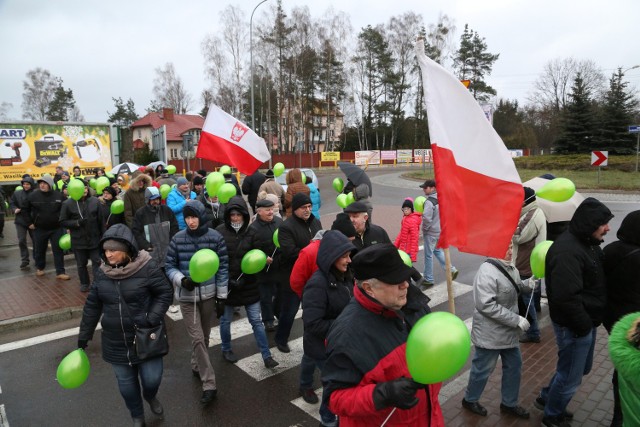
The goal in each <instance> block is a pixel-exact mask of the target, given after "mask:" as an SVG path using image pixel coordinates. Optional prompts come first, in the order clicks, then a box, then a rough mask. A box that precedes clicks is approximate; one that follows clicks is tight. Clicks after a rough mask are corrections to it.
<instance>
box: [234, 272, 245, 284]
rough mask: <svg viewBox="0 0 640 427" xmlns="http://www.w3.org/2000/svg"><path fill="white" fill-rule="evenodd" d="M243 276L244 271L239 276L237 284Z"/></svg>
mask: <svg viewBox="0 0 640 427" xmlns="http://www.w3.org/2000/svg"><path fill="white" fill-rule="evenodd" d="M243 274H244V271H243V272H242V273H240V275H239V276H238V278H237V279H236V282H237V281H238V280H240V278H241V277H242V275H243Z"/></svg>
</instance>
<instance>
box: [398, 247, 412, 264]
mask: <svg viewBox="0 0 640 427" xmlns="http://www.w3.org/2000/svg"><path fill="white" fill-rule="evenodd" d="M398 253H399V254H400V258H402V262H404V264H405V265H406V266H407V267H413V262H411V257H410V256H409V254H408V253H406V252H405V251H403V250H402V249H398Z"/></svg>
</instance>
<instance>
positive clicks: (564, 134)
mask: <svg viewBox="0 0 640 427" xmlns="http://www.w3.org/2000/svg"><path fill="white" fill-rule="evenodd" d="M594 119H595V114H594V103H593V100H592V99H591V92H590V91H589V89H588V88H587V87H586V85H585V83H584V80H583V79H582V74H581V73H578V74H577V75H576V78H575V79H574V81H573V86H572V87H571V93H570V94H569V103H568V104H567V106H566V108H565V109H564V111H563V120H562V131H561V134H560V137H559V138H558V140H557V141H556V144H555V147H556V151H557V152H560V153H586V152H589V151H591V150H592V149H594V148H598V141H597V140H596V138H594V136H595V122H594Z"/></svg>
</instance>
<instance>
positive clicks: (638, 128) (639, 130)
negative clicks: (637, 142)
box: [629, 125, 640, 133]
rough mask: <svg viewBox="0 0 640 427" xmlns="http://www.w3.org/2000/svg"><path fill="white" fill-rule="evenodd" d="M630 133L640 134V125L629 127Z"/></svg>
mask: <svg viewBox="0 0 640 427" xmlns="http://www.w3.org/2000/svg"><path fill="white" fill-rule="evenodd" d="M629 133H640V125H633V126H629Z"/></svg>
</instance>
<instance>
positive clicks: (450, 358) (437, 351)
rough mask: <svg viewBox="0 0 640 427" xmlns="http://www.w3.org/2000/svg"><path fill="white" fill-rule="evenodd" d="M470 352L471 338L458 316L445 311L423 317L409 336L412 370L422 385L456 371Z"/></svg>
mask: <svg viewBox="0 0 640 427" xmlns="http://www.w3.org/2000/svg"><path fill="white" fill-rule="evenodd" d="M470 353H471V337H470V334H469V330H468V329H467V327H466V325H465V324H464V322H463V321H462V320H460V318H459V317H456V316H455V315H453V314H451V313H448V312H446V311H438V312H435V313H430V314H427V315H426V316H424V317H423V318H422V319H420V320H418V322H417V323H416V324H415V325H414V327H413V328H412V329H411V332H410V333H409V337H408V338H407V347H406V357H407V366H408V368H409V373H411V377H412V378H413V379H414V381H417V382H419V383H421V384H435V383H439V382H442V381H444V380H446V379H447V378H450V377H452V376H454V375H455V374H456V372H458V371H459V370H460V369H461V368H462V367H463V366H464V364H465V363H466V362H467V359H468V357H469V354H470Z"/></svg>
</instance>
